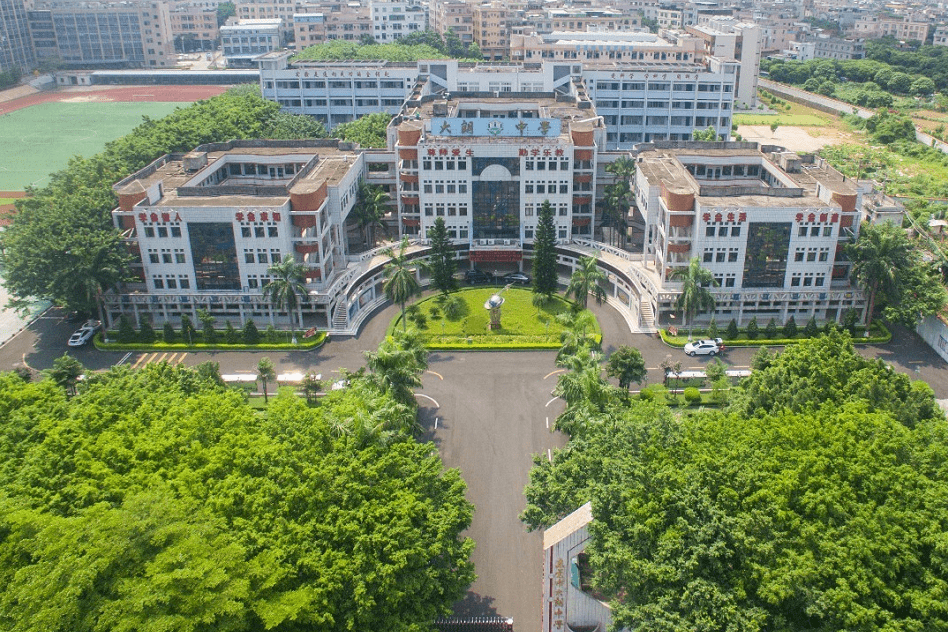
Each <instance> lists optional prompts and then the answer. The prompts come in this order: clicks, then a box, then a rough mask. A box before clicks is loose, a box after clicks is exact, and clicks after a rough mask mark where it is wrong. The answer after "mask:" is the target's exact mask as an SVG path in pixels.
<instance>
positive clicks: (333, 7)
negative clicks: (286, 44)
mask: <svg viewBox="0 0 948 632" xmlns="http://www.w3.org/2000/svg"><path fill="white" fill-rule="evenodd" d="M300 9H301V11H305V13H294V14H293V30H294V32H295V35H296V37H295V45H296V49H297V50H303V49H304V48H306V47H307V46H313V45H315V44H322V43H324V42H328V41H331V40H345V41H350V42H358V41H360V40H361V39H362V37H363V36H365V35H369V36H371V35H372V16H371V15H370V13H369V7H368V6H367V5H362V4H360V3H358V2H341V1H340V2H320V3H318V4H316V3H309V4H306V5H303V6H301V7H300Z"/></svg>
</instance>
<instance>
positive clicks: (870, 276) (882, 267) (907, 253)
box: [846, 222, 914, 331]
mask: <svg viewBox="0 0 948 632" xmlns="http://www.w3.org/2000/svg"><path fill="white" fill-rule="evenodd" d="M913 252H914V250H913V248H912V243H911V242H910V241H909V240H908V237H907V236H906V234H905V231H904V230H902V229H901V228H900V227H899V226H896V225H895V224H892V223H890V222H883V223H882V224H878V225H873V224H869V223H868V222H867V223H864V224H863V225H862V228H861V230H860V232H859V239H857V240H856V241H855V242H854V243H852V244H850V245H849V246H848V247H847V248H846V254H847V255H848V256H849V260H850V261H852V273H851V274H852V278H853V280H854V281H856V283H858V284H859V285H861V286H862V287H863V289H864V290H865V291H866V293H867V294H868V295H869V304H868V306H867V308H866V330H867V331H868V329H869V325H871V324H872V313H873V311H874V310H875V307H876V298H877V297H878V295H879V293H880V292H882V295H883V296H889V297H897V296H898V294H899V292H900V290H902V289H903V288H902V287H900V286H901V273H902V271H903V270H905V269H906V268H908V267H910V266H911V261H912V256H913Z"/></svg>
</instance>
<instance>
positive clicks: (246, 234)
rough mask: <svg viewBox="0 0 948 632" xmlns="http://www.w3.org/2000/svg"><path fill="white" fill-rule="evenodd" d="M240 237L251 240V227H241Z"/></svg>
mask: <svg viewBox="0 0 948 632" xmlns="http://www.w3.org/2000/svg"><path fill="white" fill-rule="evenodd" d="M240 236H241V237H243V238H244V239H249V238H250V226H241V227H240Z"/></svg>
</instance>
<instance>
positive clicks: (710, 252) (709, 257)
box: [704, 250, 714, 263]
mask: <svg viewBox="0 0 948 632" xmlns="http://www.w3.org/2000/svg"><path fill="white" fill-rule="evenodd" d="M712 259H714V251H713V250H705V251H704V262H705V263H711V260H712Z"/></svg>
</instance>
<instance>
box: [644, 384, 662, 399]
mask: <svg viewBox="0 0 948 632" xmlns="http://www.w3.org/2000/svg"><path fill="white" fill-rule="evenodd" d="M667 393H668V389H666V388H665V387H664V386H662V385H661V384H649V385H648V386H646V387H645V388H643V389H642V390H641V391H640V392H639V397H640V398H641V399H642V400H643V401H646V402H651V401H657V402H665V401H666V400H665V396H666V394H667Z"/></svg>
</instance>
